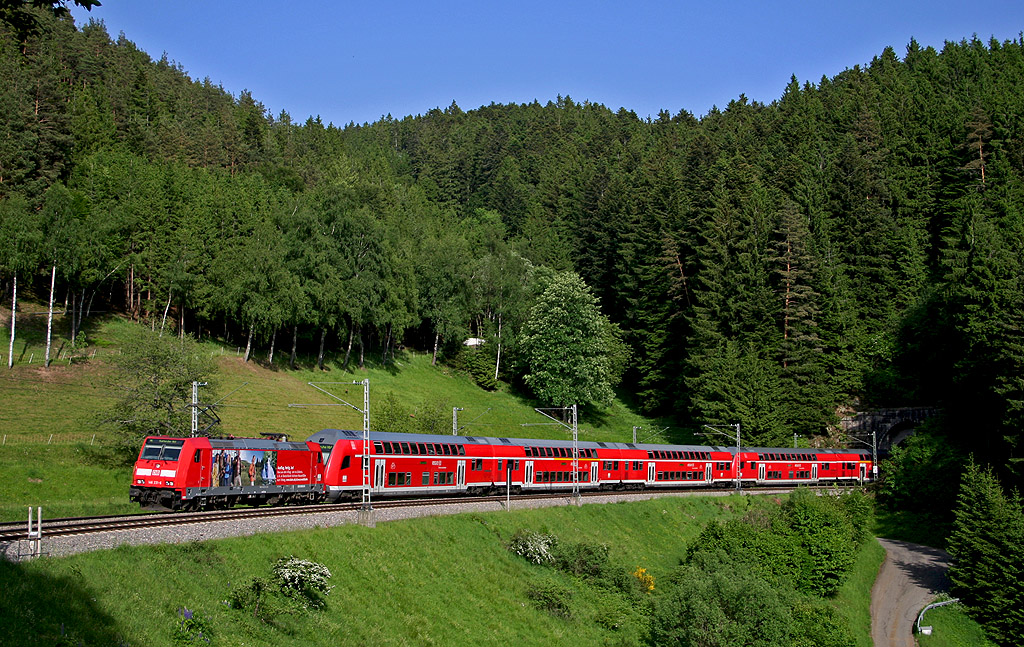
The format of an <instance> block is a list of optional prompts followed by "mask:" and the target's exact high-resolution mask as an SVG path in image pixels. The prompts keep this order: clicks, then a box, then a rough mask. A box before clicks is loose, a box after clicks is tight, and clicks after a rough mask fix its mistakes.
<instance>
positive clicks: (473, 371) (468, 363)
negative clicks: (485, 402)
mask: <svg viewBox="0 0 1024 647" xmlns="http://www.w3.org/2000/svg"><path fill="white" fill-rule="evenodd" d="M457 363H458V364H459V365H461V366H462V367H464V368H465V370H466V372H468V373H469V374H470V376H471V377H472V378H473V381H474V382H475V383H476V385H477V386H479V387H480V388H481V389H484V390H485V391H493V390H495V389H497V388H498V381H497V380H495V379H494V364H493V362H492V360H491V358H490V357H489V356H488V355H487V354H486V353H484V352H481V351H480V350H479V349H476V348H464V349H463V350H462V351H461V352H459V355H458V360H457Z"/></svg>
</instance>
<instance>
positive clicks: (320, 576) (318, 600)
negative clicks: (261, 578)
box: [273, 555, 334, 609]
mask: <svg viewBox="0 0 1024 647" xmlns="http://www.w3.org/2000/svg"><path fill="white" fill-rule="evenodd" d="M273 570H274V580H275V583H276V584H277V587H278V589H279V590H280V591H281V592H282V593H283V594H284V595H286V596H288V597H291V598H294V599H297V600H299V602H300V603H301V604H302V606H304V607H312V608H314V609H318V608H320V607H322V606H323V605H324V600H323V598H324V597H326V596H328V595H330V593H331V589H333V588H334V587H333V586H330V585H328V584H327V580H329V579H331V571H330V570H329V569H328V568H327V567H326V566H324V565H323V564H320V563H318V562H310V561H307V560H305V559H299V558H298V557H294V556H291V555H290V556H288V557H283V558H281V559H279V560H277V563H276V564H274V569H273Z"/></svg>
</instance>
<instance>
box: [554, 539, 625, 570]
mask: <svg viewBox="0 0 1024 647" xmlns="http://www.w3.org/2000/svg"><path fill="white" fill-rule="evenodd" d="M555 565H556V566H557V567H558V569H559V570H562V571H565V572H566V573H569V574H571V575H576V576H578V577H588V578H593V579H598V578H601V577H602V576H604V575H605V574H607V573H608V572H609V567H610V565H611V564H610V561H609V559H608V546H606V545H605V544H589V543H586V542H579V543H572V544H565V545H564V546H561V545H560V546H557V547H556V549H555Z"/></svg>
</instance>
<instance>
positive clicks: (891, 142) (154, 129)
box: [0, 0, 1024, 478]
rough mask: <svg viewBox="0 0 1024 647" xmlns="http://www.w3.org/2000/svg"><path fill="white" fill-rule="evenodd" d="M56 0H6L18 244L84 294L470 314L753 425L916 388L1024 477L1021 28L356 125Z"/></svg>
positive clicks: (966, 441)
mask: <svg viewBox="0 0 1024 647" xmlns="http://www.w3.org/2000/svg"><path fill="white" fill-rule="evenodd" d="M77 4H79V5H80V6H84V7H86V8H88V7H89V6H92V5H93V4H94V3H93V2H92V1H91V0H81V1H80V2H77ZM62 6H63V5H62V3H52V2H37V1H35V0H32V1H24V2H10V3H7V4H6V5H4V7H5V9H3V10H2V11H0V21H3V20H4V19H6V20H7V22H6V23H4V24H0V79H2V81H3V87H4V88H8V89H10V91H8V92H4V93H2V95H0V133H3V135H4V136H3V137H0V169H2V171H3V172H2V178H0V180H2V181H0V200H3V201H4V204H5V206H3V207H0V212H5V213H0V230H2V231H3V232H4V234H3V235H2V236H0V239H2V242H0V245H2V246H3V251H4V253H2V254H0V264H2V265H3V267H2V268H0V272H2V273H3V277H4V279H5V280H6V279H12V278H13V277H14V276H15V273H17V276H18V277H19V281H21V284H22V285H24V284H25V282H27V281H28V280H29V277H35V276H37V275H38V274H39V273H40V272H41V271H42V270H43V269H44V266H48V268H47V269H50V270H51V271H52V269H53V267H54V265H55V264H56V266H57V270H56V271H57V279H56V280H57V285H56V288H55V290H54V293H55V294H58V295H60V294H65V295H68V296H69V310H75V311H76V318H78V319H80V318H81V314H82V313H83V308H82V304H83V303H84V304H86V305H85V308H84V312H88V311H89V307H90V306H89V304H92V303H93V297H95V301H96V304H95V305H96V306H99V305H100V302H103V301H109V302H108V303H103V304H102V305H103V309H105V310H119V311H122V312H124V313H125V314H126V315H128V316H129V317H130V318H132V319H134V320H138V321H142V322H144V323H145V324H147V325H149V326H150V327H151V328H157V327H159V328H160V329H161V330H166V331H167V332H172V331H173V332H175V333H179V334H180V333H182V332H184V331H185V330H187V331H190V332H193V333H194V334H197V335H202V336H203V337H206V336H209V335H211V334H215V335H217V336H220V337H222V339H223V340H224V341H225V342H226V343H227V344H230V345H231V346H236V347H238V346H241V345H242V344H241V343H239V339H240V338H244V339H245V342H244V344H245V346H246V347H247V349H248V351H249V352H248V353H247V356H248V355H251V353H252V352H254V351H255V349H256V348H257V347H260V346H262V347H264V348H266V347H267V346H271V345H274V344H275V343H277V344H278V345H279V344H280V341H281V338H282V337H283V335H279V334H278V332H279V329H289V330H290V331H291V332H292V334H293V335H294V337H293V339H295V340H296V348H297V352H300V351H301V352H305V353H306V354H307V355H312V354H315V355H316V356H317V366H318V368H320V369H321V370H323V369H325V368H326V366H327V364H328V363H329V362H328V361H326V360H325V357H330V356H331V355H337V356H339V357H344V359H343V360H341V361H339V365H340V367H341V368H342V369H343V370H345V371H349V370H350V369H351V367H352V365H353V364H355V365H357V366H358V367H359V368H360V369H365V367H366V360H367V357H369V356H378V357H381V358H382V361H383V362H384V363H388V362H394V361H395V360H396V359H397V358H396V350H397V349H399V348H400V347H401V346H403V345H406V346H409V347H415V348H419V349H432V348H434V347H435V344H436V347H437V349H438V352H439V353H441V354H442V355H443V354H445V353H448V352H449V351H452V350H454V347H455V345H456V344H457V343H458V340H459V338H460V337H462V336H463V335H465V334H466V333H471V334H473V335H475V336H480V337H484V338H486V339H487V340H488V346H487V350H486V351H485V352H486V353H487V358H488V360H489V361H488V364H489V366H488V370H486V371H484V370H482V369H483V366H476V365H475V364H476V362H475V361H474V362H473V364H474V366H472V367H470V370H471V371H472V373H473V375H474V377H475V379H476V380H477V382H478V383H479V384H480V386H481V387H483V388H485V389H489V388H493V379H494V375H495V373H497V374H498V377H499V378H502V379H506V380H507V381H508V382H509V383H514V384H515V383H522V384H525V385H526V386H527V387H529V388H530V389H531V390H532V391H533V393H534V394H535V395H536V396H537V398H538V399H540V400H542V401H544V402H545V404H551V405H555V406H561V405H566V404H572V403H577V404H586V403H595V404H602V403H607V402H608V401H609V399H610V397H611V393H612V388H613V387H614V386H615V385H616V384H617V383H618V382H619V381H620V378H621V377H622V376H626V383H627V384H629V385H635V389H633V390H635V391H636V395H637V401H638V404H639V405H640V407H642V410H643V411H645V412H647V413H650V414H669V415H672V416H673V417H677V418H679V420H676V421H675V422H676V424H678V425H679V426H687V425H692V424H734V423H736V422H739V423H741V425H742V427H743V429H744V430H746V432H747V435H748V438H749V439H750V440H751V441H752V444H754V443H759V444H764V445H772V444H778V443H782V442H786V441H788V439H789V438H791V435H792V434H793V433H797V434H801V435H812V434H818V433H822V432H823V431H825V430H826V429H827V427H828V425H830V424H832V423H834V422H835V420H834V417H835V412H836V411H837V410H839V409H841V408H844V407H848V406H851V405H855V404H859V406H876V405H890V404H891V405H900V404H906V403H907V402H908V401H910V400H914V401H915V403H922V404H936V405H941V406H942V407H943V409H944V411H945V412H946V416H945V418H944V419H943V422H942V426H943V428H944V429H943V431H944V432H946V433H947V435H948V437H949V439H950V442H951V444H952V445H954V446H960V447H966V446H968V445H970V446H971V449H972V451H975V452H976V453H977V454H978V456H979V457H980V458H983V459H985V460H986V461H989V462H993V464H998V467H999V469H1000V470H1001V471H1003V472H1004V473H1005V474H1006V475H1010V474H1015V476H1014V478H1020V475H1019V474H1016V471H1017V470H1018V469H1019V467H1020V466H1021V465H1022V464H1024V463H1022V460H1024V453H1022V449H1024V443H1022V442H1021V440H1020V438H1021V431H1020V430H1021V429H1022V428H1024V379H1022V378H1021V375H1022V374H1024V332H1022V331H1024V314H1022V313H1024V290H1022V288H1021V286H1022V285H1024V263H1022V261H1021V255H1020V254H1019V250H1020V249H1021V248H1022V247H1024V224H1022V223H1024V220H1022V214H1024V208H1022V206H1024V173H1022V171H1021V168H1022V165H1021V164H1020V159H1021V146H1020V144H1019V142H1020V141H1021V128H1020V126H1019V124H1021V123H1024V103H1022V102H1021V101H1019V97H1020V96H1022V94H1024V83H1022V79H1024V73H1022V70H1024V56H1022V51H1024V43H1022V42H1021V41H1020V39H1015V40H1011V41H1006V42H997V41H989V42H983V41H981V40H979V39H977V38H970V39H965V40H962V41H959V42H955V41H950V42H948V43H946V44H945V45H944V46H943V48H942V50H941V51H936V50H934V49H932V48H927V47H924V48H923V47H921V46H920V45H919V44H918V43H916V42H913V41H912V42H911V43H909V44H908V46H907V48H906V55H905V56H904V57H903V58H902V59H901V58H900V57H898V56H897V55H896V52H895V51H894V50H893V49H892V48H886V49H884V50H883V51H882V52H880V53H879V55H878V56H877V57H875V58H874V59H873V60H872V61H871V62H870V63H869V64H867V65H863V66H856V67H852V68H850V69H847V70H845V71H844V72H842V73H840V74H838V75H836V76H835V77H834V78H823V79H821V80H820V81H818V82H816V83H803V84H801V83H800V82H799V81H798V80H797V79H793V80H792V82H791V83H790V84H789V86H787V88H786V89H785V91H784V93H783V94H782V96H781V97H780V98H779V99H778V100H777V101H772V102H770V103H767V104H762V103H758V102H750V101H748V100H747V99H746V98H745V97H741V98H740V99H737V100H735V101H732V102H730V103H729V104H728V106H727V107H726V108H725V109H723V110H719V109H717V108H716V109H714V110H712V111H710V112H708V114H706V115H703V116H700V117H695V116H694V115H690V114H688V113H686V112H685V111H683V112H680V113H679V114H677V115H675V116H672V115H669V114H668V113H662V114H660V115H659V116H658V118H657V119H655V120H645V119H641V118H639V117H637V115H635V114H633V113H631V112H630V111H629V110H628V109H622V110H619V111H613V110H609V109H608V108H607V107H605V106H601V105H599V104H593V103H590V102H584V103H577V102H574V101H573V100H571V99H570V98H568V97H558V98H557V99H555V100H552V101H549V102H548V103H547V104H541V103H540V102H532V103H530V104H522V105H519V104H509V105H499V104H490V105H488V106H484V107H481V108H479V109H474V110H468V111H466V110H463V109H461V108H459V107H458V106H457V105H452V106H450V107H449V108H447V109H445V110H439V109H438V110H432V111H429V112H428V113H427V114H424V115H421V116H416V117H402V118H399V119H394V118H391V117H387V118H384V119H381V120H380V121H379V122H377V123H373V124H361V125H355V124H353V125H351V126H349V127H345V128H337V127H335V126H333V125H325V124H324V123H323V122H322V121H321V120H319V119H318V118H310V119H308V120H306V121H305V122H304V123H295V122H294V121H293V120H292V118H291V117H290V116H289V115H288V114H287V113H281V114H280V115H278V116H273V115H270V114H269V113H268V111H267V110H266V108H265V106H263V105H262V104H261V103H260V101H259V100H258V98H257V97H254V96H252V95H251V93H248V92H242V93H240V94H239V95H238V96H233V95H232V94H230V93H229V92H227V91H226V90H224V89H223V88H220V87H218V86H215V85H213V84H212V83H210V82H209V81H198V80H193V79H190V78H189V77H188V76H187V74H186V73H185V71H184V70H183V68H182V67H181V66H180V65H176V64H174V63H173V62H171V61H170V60H168V58H166V57H164V58H159V59H155V58H151V57H150V56H149V55H147V54H146V53H145V52H142V51H140V50H138V48H137V47H136V46H135V45H134V44H133V43H132V42H131V40H130V35H126V36H125V37H123V38H113V39H112V38H111V37H110V34H108V33H107V32H106V29H105V27H104V26H103V25H102V23H99V22H90V23H88V24H85V25H82V26H81V27H80V28H78V29H76V27H75V26H74V24H73V23H72V22H71V21H69V20H66V19H64V18H63V17H60V16H59V14H63V13H64V12H63V10H62ZM55 9H56V10H55ZM29 19H31V20H30V22H32V24H33V29H31V30H24V29H23V28H22V27H19V26H18V24H19V22H18V21H24V20H29ZM12 21H13V23H14V24H13V28H12V25H11V23H12ZM21 24H22V26H24V25H27V24H28V23H24V22H23V23H21ZM908 97H909V99H908ZM16 196H21V197H20V198H19V197H16ZM12 214H14V215H12ZM33 214H35V216H33ZM15 216H17V217H15ZM36 216H45V219H46V223H36V224H37V225H38V226H25V224H24V223H27V225H32V222H33V220H34V219H35V218H36ZM12 221H13V222H14V223H15V224H14V225H13V226H12V225H11V222H12ZM12 231H14V232H15V234H20V235H15V236H14V237H10V233H11V232H12ZM32 232H36V233H38V234H42V233H45V236H44V237H41V238H40V239H39V240H34V238H33V237H34V234H32ZM14 266H17V267H14ZM555 272H571V273H575V275H576V276H577V281H578V283H579V284H578V285H576V286H575V287H574V288H572V289H569V286H568V284H567V283H566V279H565V278H564V277H562V278H558V279H554V280H553V281H548V280H547V278H548V277H550V276H551V275H553V274H554V273H555ZM579 276H582V277H585V279H586V286H583V285H582V281H579V279H578V277H579ZM12 283H13V282H12ZM555 286H558V287H557V288H556V287H555ZM34 287H38V286H34ZM545 288H548V289H552V288H555V291H556V292H558V294H554V293H552V294H548V293H546V292H545ZM542 293H543V294H542ZM122 295H123V296H122ZM15 309H17V307H16V308H15ZM560 309H564V311H565V314H566V316H565V317H564V318H563V319H562V320H561V321H558V320H556V319H557V316H556V314H555V313H556V312H557V311H559V310H560ZM602 312H603V313H604V314H603V315H602V314H601V313H602ZM86 316H87V315H86ZM69 319H71V318H70V317H69ZM18 323H19V325H21V323H22V322H21V321H19V322H18ZM67 323H70V324H71V325H69V326H68V328H69V329H70V331H71V336H72V338H74V337H75V332H76V330H78V323H77V322H76V321H74V319H72V321H70V322H67ZM4 325H6V322H5V323H4ZM320 342H322V343H323V353H321V352H320V349H321V348H320V347H321V343H320ZM314 349H315V350H314ZM268 351H269V349H268ZM12 354H13V353H12ZM30 356H31V355H30ZM268 359H269V352H268ZM396 365H397V363H396V364H392V366H396ZM492 369H493V370H492ZM965 430H970V431H969V432H968V431H965Z"/></svg>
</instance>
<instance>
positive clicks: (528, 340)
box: [522, 272, 626, 406]
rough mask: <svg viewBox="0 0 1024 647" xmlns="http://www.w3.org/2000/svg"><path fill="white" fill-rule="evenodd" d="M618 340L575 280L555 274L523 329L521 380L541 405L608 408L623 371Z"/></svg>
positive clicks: (568, 274) (583, 285) (571, 275)
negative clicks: (575, 405)
mask: <svg viewBox="0 0 1024 647" xmlns="http://www.w3.org/2000/svg"><path fill="white" fill-rule="evenodd" d="M620 335H621V333H620V332H619V331H618V329H617V327H616V326H614V324H612V323H611V322H609V321H608V319H607V318H606V317H604V315H602V314H601V311H600V310H599V308H598V305H597V298H596V297H594V296H593V294H591V292H590V289H589V288H588V287H587V285H586V283H584V281H583V279H582V278H580V276H579V275H577V274H575V273H573V272H563V273H561V274H558V275H557V276H555V278H554V279H553V280H552V281H551V283H550V284H549V285H548V287H547V289H545V290H544V292H543V293H542V294H541V295H540V297H539V298H538V299H537V302H536V303H535V304H534V306H533V308H532V309H531V310H530V318H529V320H528V321H527V323H526V326H525V327H524V330H523V340H522V361H523V363H524V366H525V376H524V378H523V379H524V381H525V382H526V384H527V386H529V387H530V389H531V390H532V391H533V392H534V394H535V395H536V396H537V397H538V399H540V400H541V401H542V402H544V403H545V404H549V405H554V406H568V405H571V404H582V405H588V404H600V405H603V404H608V403H609V402H611V399H612V397H613V395H614V393H613V391H612V388H613V387H614V386H616V385H617V383H618V379H619V377H620V376H621V371H622V369H623V368H624V362H623V361H622V359H623V356H624V355H625V353H626V349H625V348H624V346H623V345H622V342H621V340H620Z"/></svg>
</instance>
